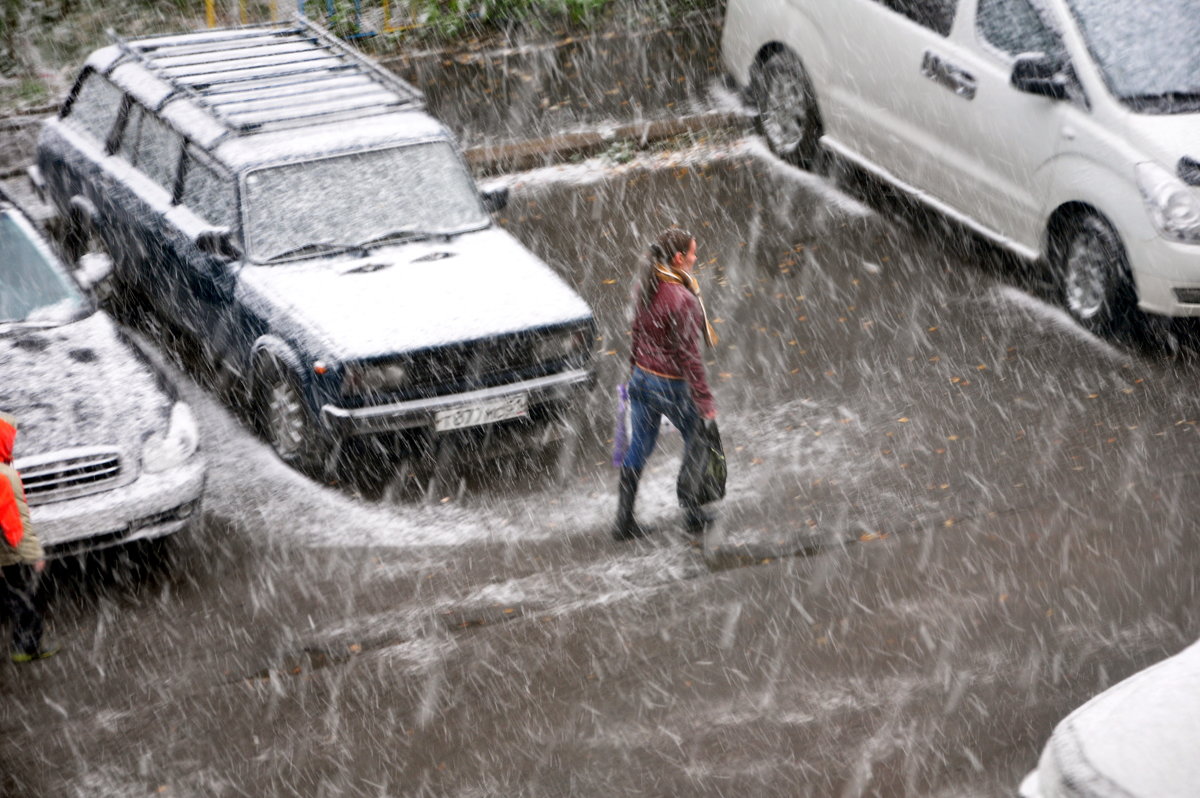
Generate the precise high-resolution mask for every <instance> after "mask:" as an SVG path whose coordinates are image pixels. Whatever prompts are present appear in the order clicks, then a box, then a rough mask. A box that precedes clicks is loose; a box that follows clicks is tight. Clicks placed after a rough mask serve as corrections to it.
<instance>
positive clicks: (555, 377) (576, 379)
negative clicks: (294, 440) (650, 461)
mask: <svg viewBox="0 0 1200 798" xmlns="http://www.w3.org/2000/svg"><path fill="white" fill-rule="evenodd" d="M593 379H594V377H593V374H592V372H591V371H590V370H588V369H575V370H572V371H564V372H561V373H559V374H551V375H549V376H547V377H538V378H537V379H532V380H524V381H523V382H515V383H511V384H509V385H498V386H496V387H493V388H483V389H480V390H478V391H469V392H467V393H456V394H452V395H450V396H434V397H430V398H428V399H413V400H411V401H407V402H394V403H392V404H387V405H374V406H372V407H361V408H344V407H336V406H334V405H325V406H324V407H322V408H321V415H322V416H323V418H324V421H325V424H326V425H327V426H328V427H329V429H330V430H332V431H333V432H334V434H336V435H337V436H339V437H350V436H354V435H370V434H373V433H382V432H396V431H399V430H407V429H417V428H428V429H433V426H434V418H435V417H436V415H437V413H438V412H439V411H441V410H449V409H452V408H455V407H460V406H463V405H470V404H473V403H477V402H486V401H488V400H492V399H501V398H504V397H508V396H514V395H517V394H525V396H526V399H527V401H528V406H529V407H536V406H538V405H545V404H554V403H560V402H566V401H568V400H570V399H571V398H572V397H573V396H574V395H575V394H576V393H578V392H580V391H583V390H586V389H587V387H588V386H590V385H591V384H592V381H593Z"/></svg>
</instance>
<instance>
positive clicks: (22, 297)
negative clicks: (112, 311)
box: [0, 212, 87, 324]
mask: <svg viewBox="0 0 1200 798" xmlns="http://www.w3.org/2000/svg"><path fill="white" fill-rule="evenodd" d="M86 305H87V303H86V301H85V300H84V298H83V295H82V294H81V293H80V292H79V290H78V289H77V288H76V287H75V285H74V284H73V283H72V282H71V280H70V278H69V277H67V275H66V274H64V273H63V271H62V269H60V268H59V266H58V265H57V264H56V263H54V261H53V260H52V259H51V257H50V256H49V255H48V254H47V253H46V252H44V251H43V250H42V249H41V248H40V247H39V246H38V245H37V244H36V243H35V242H34V241H33V239H32V238H31V233H30V231H29V230H28V229H26V227H25V225H22V224H20V223H19V221H18V220H17V218H16V217H15V216H14V215H13V214H12V213H11V212H4V213H0V324H2V323H4V322H38V323H48V324H53V323H60V322H66V321H70V320H71V319H73V318H76V317H77V316H78V314H79V312H80V311H81V310H82V309H83V308H85V307H86Z"/></svg>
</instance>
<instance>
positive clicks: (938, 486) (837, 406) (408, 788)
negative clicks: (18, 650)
mask: <svg viewBox="0 0 1200 798" xmlns="http://www.w3.org/2000/svg"><path fill="white" fill-rule="evenodd" d="M500 180H501V181H502V182H504V183H506V184H507V185H509V186H510V187H511V189H512V197H513V199H512V203H511V204H510V206H509V208H508V209H506V210H505V212H504V213H503V214H502V219H501V223H502V224H503V225H504V226H506V227H507V228H508V229H510V230H511V231H512V232H514V233H515V234H516V235H517V236H518V237H519V238H520V239H521V240H522V241H524V242H525V243H526V244H527V245H528V246H530V247H531V248H532V249H533V250H535V251H536V252H538V253H539V254H540V255H542V256H543V257H544V258H546V259H547V260H548V261H549V262H550V263H551V264H552V265H554V267H555V268H556V269H558V270H559V271H560V273H562V274H563V275H564V277H565V278H566V279H568V280H569V281H570V282H571V283H572V284H573V285H575V286H576V287H577V288H578V289H579V290H580V291H581V292H582V293H583V294H584V295H585V297H586V298H587V299H588V300H589V301H590V302H591V303H592V304H593V306H594V307H595V309H596V311H597V315H598V319H599V322H600V330H599V338H598V340H597V341H596V342H595V343H596V350H597V354H598V358H599V360H598V373H599V380H598V386H597V389H596V392H595V393H594V395H593V396H592V397H591V402H590V405H589V407H588V409H587V410H588V412H587V418H588V419H589V420H588V421H587V423H585V424H584V425H582V426H581V427H580V429H579V430H578V433H579V434H578V436H577V439H576V443H577V445H576V446H575V447H573V448H572V449H571V457H570V458H569V459H568V460H566V461H562V462H560V461H558V460H557V459H556V457H557V455H554V456H552V455H545V456H542V455H539V454H536V453H535V454H531V455H523V456H516V457H509V458H503V459H501V460H497V461H489V462H483V463H471V462H465V463H458V464H452V465H451V466H449V467H448V468H446V469H443V470H442V471H441V472H440V473H438V474H436V477H437V479H436V481H435V482H433V483H422V484H416V483H420V478H419V477H418V476H416V475H404V476H401V477H400V478H398V479H397V480H395V481H393V482H392V483H389V484H383V485H381V486H380V485H375V486H366V487H365V486H363V485H361V484H357V483H355V482H353V481H348V482H346V483H344V484H333V485H322V484H317V483H316V482H314V481H312V480H310V479H308V478H306V477H302V476H300V475H297V474H295V473H293V472H291V471H289V470H288V469H286V468H285V467H284V466H282V464H280V463H278V461H276V460H275V459H274V457H273V456H272V455H271V454H270V451H269V449H268V448H267V447H266V446H265V445H264V444H263V443H262V442H260V441H258V440H257V439H256V438H255V437H254V436H253V435H252V434H251V433H250V432H249V431H248V430H247V429H246V427H245V426H244V424H243V423H242V422H241V421H240V420H239V419H238V417H237V416H236V415H234V414H231V413H230V412H228V410H227V409H226V408H225V407H224V406H223V405H222V404H221V403H220V401H219V400H218V399H216V398H215V396H214V394H213V392H212V391H211V390H209V389H208V388H207V387H206V386H205V385H204V384H203V380H202V379H200V377H199V375H197V374H195V373H192V372H190V371H186V370H184V371H180V372H179V374H180V379H181V381H182V382H183V383H184V386H185V393H186V395H187V397H188V399H189V401H191V402H192V404H193V405H194V406H195V408H196V410H197V412H198V416H199V418H200V423H201V426H202V429H203V433H204V440H205V451H206V456H207V457H208V458H209V462H210V466H211V472H210V479H209V486H208V490H207V493H206V496H205V501H206V511H205V519H204V524H203V526H202V527H201V528H200V529H197V530H195V531H194V532H193V533H191V534H188V535H184V536H180V537H178V538H177V539H175V540H172V541H170V542H169V543H168V544H167V545H166V546H163V547H150V546H147V547H137V548H133V549H129V550H123V551H119V552H110V553H109V554H107V555H106V556H103V557H93V558H88V559H85V560H81V561H72V562H66V563H58V564H56V565H55V567H54V568H53V570H52V590H51V598H52V605H51V613H52V632H53V634H54V635H55V636H56V638H57V639H58V640H59V641H61V642H62V643H63V645H64V651H63V653H62V654H61V655H59V656H58V657H56V658H54V659H52V660H49V661H46V662H42V663H37V664H35V665H32V666H26V667H24V668H20V669H18V668H16V667H15V666H0V693H3V695H4V696H5V700H4V701H3V702H0V794H3V795H9V794H11V795H26V794H29V795H89V796H93V795H96V796H107V795H114V796H116V795H122V796H124V795H145V794H153V795H187V796H191V795H205V796H209V795H211V796H235V795H248V796H259V795H291V794H295V795H306V796H307V795H322V796H323V795H330V796H332V795H363V796H379V795H406V796H407V795H439V796H441V795H457V796H476V795H530V796H533V795H564V794H570V795H677V794H696V795H713V796H718V795H730V794H743V795H780V796H783V795H788V796H794V795H811V796H862V795H881V796H1007V795H1012V794H1014V792H1015V787H1016V784H1017V783H1018V782H1019V780H1020V778H1021V776H1023V774H1024V773H1025V772H1026V771H1027V770H1028V769H1029V768H1031V767H1032V766H1033V765H1034V764H1035V762H1036V758H1037V755H1038V751H1039V749H1040V746H1041V745H1042V743H1043V742H1044V740H1045V738H1046V737H1047V735H1048V734H1049V732H1050V730H1051V728H1052V727H1053V725H1054V723H1055V722H1057V720H1058V719H1059V718H1060V717H1062V716H1063V715H1064V714H1066V713H1067V712H1068V711H1069V710H1070V709H1071V708H1073V707H1074V706H1076V705H1078V704H1079V703H1081V702H1082V701H1084V700H1085V699H1086V698H1087V697H1089V696H1090V695H1092V694H1093V693H1095V692H1096V691H1098V690H1100V689H1102V688H1103V687H1105V686H1108V685H1110V684H1112V683H1114V682H1115V681H1117V680H1118V679H1120V678H1122V677H1124V676H1125V675H1128V674H1129V673H1132V672H1133V671H1135V670H1137V669H1139V668H1141V667H1143V666H1145V665H1147V664H1149V663H1150V662H1153V661H1155V660H1157V659H1159V658H1161V657H1162V656H1165V655H1167V654H1170V653H1174V652H1175V651H1178V650H1179V649H1181V648H1183V647H1184V646H1185V645H1186V644H1188V643H1189V642H1191V641H1192V640H1194V639H1195V638H1196V637H1197V634H1198V633H1200V617H1198V615H1197V612H1196V610H1195V607H1196V580H1195V574H1196V573H1197V560H1198V559H1200V551H1198V549H1197V546H1196V544H1195V542H1194V532H1193V530H1194V522H1193V521H1192V519H1193V518H1194V517H1195V515H1196V513H1197V498H1196V492H1195V491H1194V490H1192V489H1191V486H1192V485H1193V484H1194V482H1195V478H1196V470H1197V469H1196V467H1195V465H1194V463H1195V458H1194V455H1193V451H1194V448H1195V435H1196V423H1197V420H1198V419H1200V414H1198V413H1197V408H1196V402H1195V388H1194V386H1195V384H1196V379H1197V376H1198V374H1200V360H1198V359H1197V357H1196V355H1195V352H1196V347H1195V346H1194V345H1193V343H1192V340H1193V336H1194V333H1193V332H1192V330H1191V329H1190V327H1188V325H1170V326H1164V325H1158V324H1155V323H1153V322H1152V321H1148V322H1147V330H1148V331H1147V332H1144V333H1141V334H1137V335H1127V336H1122V337H1118V338H1115V339H1108V340H1101V339H1098V338H1096V337H1094V336H1091V335H1089V334H1087V333H1085V332H1083V331H1082V330H1080V329H1079V328H1078V327H1076V326H1075V325H1074V324H1072V323H1071V322H1070V320H1069V319H1068V318H1067V317H1066V315H1065V314H1064V313H1063V312H1062V311H1061V310H1060V309H1059V308H1058V307H1057V305H1056V303H1055V297H1054V291H1053V286H1052V283H1051V282H1049V281H1048V280H1047V278H1046V276H1045V275H1043V274H1040V273H1038V272H1037V271H1036V270H1033V269H1028V268H1024V267H1022V266H1021V265H1020V264H1017V263H1014V262H1012V261H1010V260H1009V259H1007V258H1005V257H1003V256H1002V255H1000V254H998V253H996V252H995V251H994V250H991V249H989V248H987V247H986V246H983V245H982V244H979V243H978V242H976V241H974V240H972V239H971V238H969V237H967V236H965V235H963V234H962V233H961V232H960V231H957V230H956V229H954V228H953V227H951V226H950V225H948V224H947V223H946V222H944V221H942V220H940V219H939V218H938V217H936V216H934V215H931V214H928V213H924V212H922V211H920V210H917V209H914V208H911V207H909V206H907V205H906V204H905V203H903V202H901V201H898V200H896V199H894V198H891V197H889V196H887V194H886V192H882V191H880V190H879V189H878V187H875V186H871V185H870V184H869V183H865V182H863V181H862V180H861V179H858V178H854V177H849V178H844V179H843V181H842V182H841V184H840V186H839V185H834V184H832V183H830V182H829V181H826V180H823V179H821V178H817V177H814V176H812V175H809V174H807V173H803V172H798V171H796V170H793V169H790V168H788V167H784V166H782V165H781V164H779V163H778V162H777V161H776V160H774V159H773V158H771V157H770V156H769V155H767V154H765V152H764V151H763V149H762V147H761V144H760V143H758V142H757V141H756V140H753V139H746V140H743V139H735V140H731V141H726V142H718V143H709V144H706V145H700V146H697V147H695V148H691V149H686V150H675V151H670V152H661V153H652V152H648V153H643V154H640V155H637V156H635V157H634V158H633V159H632V160H630V161H629V162H628V163H624V164H620V165H615V164H614V163H613V162H612V160H611V159H597V160H593V161H587V162H583V163H579V164H571V165H564V166H560V167H551V168H545V169H539V170H535V171H530V172H524V173H519V174H513V175H508V176H505V177H503V178H500ZM668 223H679V224H682V225H684V226H686V227H688V228H689V229H691V230H692V231H693V232H694V234H695V235H696V236H697V238H698V240H699V244H700V247H699V263H698V265H699V266H700V271H699V272H698V274H699V278H700V281H701V283H702V285H703V286H704V290H705V297H706V302H707V304H708V306H709V308H710V313H711V314H712V316H713V317H714V321H715V322H716V327H717V330H718V332H719V333H720V335H721V343H720V345H719V347H718V348H717V349H716V350H714V351H712V352H711V353H710V358H709V373H710V375H711V377H712V379H713V382H714V386H715V392H716V398H717V403H718V407H719V410H720V414H721V415H720V424H721V429H722V432H723V434H724V436H725V440H726V450H727V453H728V455H729V462H730V483H729V495H728V497H727V499H726V500H725V502H723V503H722V505H720V506H719V508H718V510H719V513H720V519H719V522H718V524H717V526H716V527H715V528H714V529H713V530H712V531H711V532H710V533H709V534H708V535H707V536H706V538H705V540H703V541H694V540H691V539H689V538H687V537H686V536H685V535H684V534H683V533H682V532H681V530H680V529H679V518H678V510H677V508H675V507H674V506H673V479H674V472H675V470H676V469H677V467H678V463H679V455H680V445H679V438H678V435H676V434H674V433H673V432H671V431H669V430H667V431H665V432H664V435H663V439H662V443H661V444H660V449H659V451H658V452H657V453H656V454H655V456H654V458H653V459H652V462H651V465H650V467H649V469H648V471H647V475H646V478H645V481H644V485H643V489H642V492H641V495H640V497H639V505H638V508H639V513H640V515H641V516H642V517H643V518H644V519H645V520H646V521H647V522H648V523H650V524H652V525H653V526H654V528H655V530H656V531H655V534H654V535H652V536H651V537H650V538H649V539H647V540H645V541H640V542H635V543H624V544H618V543H615V542H613V541H611V540H610V538H609V537H608V526H609V523H610V520H611V516H612V513H613V511H614V509H615V474H614V472H613V470H612V468H611V466H610V465H609V464H608V462H607V460H608V456H609V455H608V446H609V438H610V435H611V408H612V400H611V398H610V397H611V390H612V386H613V385H615V384H616V382H618V381H619V380H620V379H621V377H622V375H623V373H624V370H625V369H626V368H627V365H626V363H625V360H624V353H625V352H626V351H627V350H626V340H625V332H624V331H625V324H626V315H625V314H626V301H627V298H628V291H629V286H630V281H631V279H632V275H633V271H634V268H635V265H636V263H637V261H638V257H639V254H640V253H641V251H642V250H643V248H644V245H645V244H646V242H647V241H649V240H650V239H651V238H652V237H653V235H654V234H655V233H656V232H657V231H658V230H659V229H660V228H661V227H663V226H665V225H666V224H668ZM165 359H166V360H167V361H168V363H170V362H171V360H172V358H171V354H170V353H169V352H168V353H167V355H165ZM172 368H174V366H172ZM426 476H428V475H426ZM414 484H415V487H414Z"/></svg>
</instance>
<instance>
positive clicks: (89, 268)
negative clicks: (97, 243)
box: [75, 252, 113, 291]
mask: <svg viewBox="0 0 1200 798" xmlns="http://www.w3.org/2000/svg"><path fill="white" fill-rule="evenodd" d="M112 270H113V262H112V258H110V257H109V256H108V255H106V254H104V253H103V252H89V253H87V254H86V255H84V256H83V257H81V258H80V259H79V263H78V264H77V265H76V267H75V281H76V282H78V283H79V287H80V288H82V289H83V290H84V291H90V290H92V289H93V288H95V287H96V286H97V285H99V284H100V283H102V282H104V281H105V279H107V278H108V276H109V275H110V274H112Z"/></svg>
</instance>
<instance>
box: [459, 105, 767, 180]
mask: <svg viewBox="0 0 1200 798" xmlns="http://www.w3.org/2000/svg"><path fill="white" fill-rule="evenodd" d="M750 122H751V120H750V118H749V117H747V116H745V115H744V114H739V113H733V112H730V111H713V112H709V113H704V114H694V115H691V116H683V117H678V118H676V119H659V120H654V121H645V122H632V123H627V124H623V125H618V126H616V127H612V128H606V129H602V130H597V129H593V130H581V131H573V132H570V133H561V134H558V135H554V136H546V137H543V138H536V139H526V140H523V141H513V142H506V143H503V144H489V145H483V146H479V147H472V148H470V149H468V150H466V152H465V153H464V154H465V155H466V158H467V163H469V164H470V165H471V167H472V168H473V169H474V170H475V172H476V174H478V175H480V176H490V175H497V174H503V173H505V172H519V171H524V170H526V169H533V168H536V167H539V166H550V165H553V164H555V163H562V162H563V161H565V160H567V159H569V158H571V157H573V156H582V157H588V156H592V155H596V154H597V153H600V152H603V151H604V150H606V149H608V148H609V147H611V146H612V145H613V144H615V143H617V142H621V141H629V142H633V143H634V144H635V145H636V146H637V147H638V148H639V149H644V148H645V147H646V146H647V145H649V144H651V143H653V142H656V141H663V140H665V139H669V138H672V137H674V136H680V135H685V134H705V135H707V134H711V133H713V132H714V131H718V130H746V129H749V126H750Z"/></svg>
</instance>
